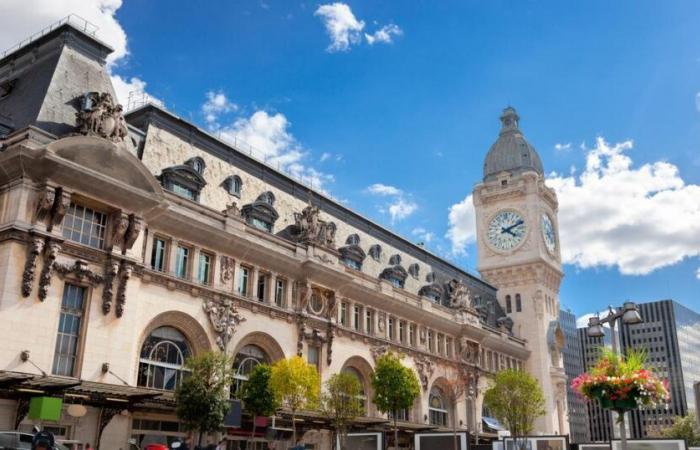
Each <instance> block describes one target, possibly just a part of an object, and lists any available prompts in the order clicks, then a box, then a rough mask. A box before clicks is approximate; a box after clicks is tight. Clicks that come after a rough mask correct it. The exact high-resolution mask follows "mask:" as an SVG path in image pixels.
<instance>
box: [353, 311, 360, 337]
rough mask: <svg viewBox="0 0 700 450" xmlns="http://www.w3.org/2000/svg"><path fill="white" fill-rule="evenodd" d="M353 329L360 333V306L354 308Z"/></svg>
mask: <svg viewBox="0 0 700 450" xmlns="http://www.w3.org/2000/svg"><path fill="white" fill-rule="evenodd" d="M352 327H353V328H354V329H355V330H357V331H360V307H359V306H353V307H352Z"/></svg>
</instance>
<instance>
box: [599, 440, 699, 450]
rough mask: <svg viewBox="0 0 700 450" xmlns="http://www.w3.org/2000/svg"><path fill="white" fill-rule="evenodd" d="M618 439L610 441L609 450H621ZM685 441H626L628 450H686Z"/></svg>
mask: <svg viewBox="0 0 700 450" xmlns="http://www.w3.org/2000/svg"><path fill="white" fill-rule="evenodd" d="M620 444H621V443H620V440H619V439H613V440H612V441H610V449H611V450H621V449H622V445H620ZM687 448H688V446H687V444H686V442H685V439H628V440H627V449H628V450H687Z"/></svg>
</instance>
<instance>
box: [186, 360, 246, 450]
mask: <svg viewBox="0 0 700 450" xmlns="http://www.w3.org/2000/svg"><path fill="white" fill-rule="evenodd" d="M185 369H186V370H188V371H189V374H187V375H186V376H185V377H184V379H183V380H182V382H181V383H180V385H179V386H178V387H177V389H176V390H175V402H176V404H177V408H176V411H177V416H178V418H179V419H180V420H181V421H182V422H183V423H184V425H185V428H186V429H188V430H190V431H194V430H196V431H198V432H199V443H200V444H201V443H202V436H203V434H204V433H208V432H212V431H218V430H220V429H221V426H222V424H223V422H224V417H225V416H226V413H227V412H228V410H229V407H230V404H229V394H228V388H229V386H230V385H231V382H232V381H233V369H232V367H231V360H230V358H229V357H227V356H226V355H225V354H224V353H220V352H206V353H202V354H201V355H198V356H194V357H191V358H188V359H187V361H185Z"/></svg>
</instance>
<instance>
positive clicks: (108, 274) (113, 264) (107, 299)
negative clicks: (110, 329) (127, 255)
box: [102, 260, 119, 315]
mask: <svg viewBox="0 0 700 450" xmlns="http://www.w3.org/2000/svg"><path fill="white" fill-rule="evenodd" d="M117 273H119V262H118V261H114V260H109V261H108V262H107V265H106V269H105V277H104V278H105V279H104V288H103V289H102V314H104V315H107V314H109V312H110V311H111V310H112V292H113V291H112V289H113V286H114V277H116V276H117Z"/></svg>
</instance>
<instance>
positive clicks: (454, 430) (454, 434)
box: [452, 402, 459, 450]
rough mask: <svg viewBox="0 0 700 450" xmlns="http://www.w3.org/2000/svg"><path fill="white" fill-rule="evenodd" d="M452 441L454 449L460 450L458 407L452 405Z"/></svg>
mask: <svg viewBox="0 0 700 450" xmlns="http://www.w3.org/2000/svg"><path fill="white" fill-rule="evenodd" d="M455 403H456V402H455ZM453 404H454V403H453ZM452 442H453V448H454V450H459V449H458V448H457V408H456V407H455V406H453V407H452Z"/></svg>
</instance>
